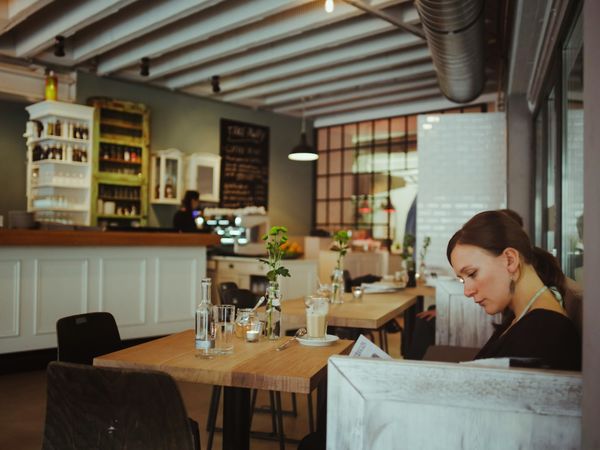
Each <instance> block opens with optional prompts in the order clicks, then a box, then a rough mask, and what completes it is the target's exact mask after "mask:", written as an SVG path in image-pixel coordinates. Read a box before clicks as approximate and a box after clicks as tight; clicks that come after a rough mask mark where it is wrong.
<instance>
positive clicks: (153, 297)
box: [0, 247, 206, 353]
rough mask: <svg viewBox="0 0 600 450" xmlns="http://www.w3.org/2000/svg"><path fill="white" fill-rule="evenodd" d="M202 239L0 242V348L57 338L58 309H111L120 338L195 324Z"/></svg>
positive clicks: (42, 344)
mask: <svg viewBox="0 0 600 450" xmlns="http://www.w3.org/2000/svg"><path fill="white" fill-rule="evenodd" d="M204 276H206V249H205V248H204V247H192V248H181V247H134V248H131V247H125V248H124V247H94V248H85V247H28V248H24V247H2V248H0V308H1V310H0V353H9V352H17V351H25V350H35V349H42V348H52V347H55V346H56V333H55V326H56V321H57V320H58V319H59V318H60V317H64V316H69V315H73V314H80V313H85V312H91V311H109V312H111V313H112V314H113V315H114V316H115V319H116V320H117V324H118V326H119V331H120V333H121V337H122V338H124V339H129V338H137V337H144V336H154V335H161V334H168V333H173V332H177V331H181V330H184V329H187V328H192V327H193V323H194V321H193V313H194V305H195V304H196V303H197V301H198V299H199V295H198V292H197V286H199V282H198V280H199V279H201V278H203V277H204Z"/></svg>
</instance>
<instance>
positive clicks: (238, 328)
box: [235, 308, 254, 339]
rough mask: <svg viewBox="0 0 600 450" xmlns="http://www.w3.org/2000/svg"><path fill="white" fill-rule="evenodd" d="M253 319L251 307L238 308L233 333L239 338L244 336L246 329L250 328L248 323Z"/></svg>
mask: <svg viewBox="0 0 600 450" xmlns="http://www.w3.org/2000/svg"><path fill="white" fill-rule="evenodd" d="M252 319H254V311H253V310H252V308H238V310H237V317H236V318H235V335H236V337H239V338H241V339H244V338H245V337H246V330H247V329H248V328H250V323H251V322H252Z"/></svg>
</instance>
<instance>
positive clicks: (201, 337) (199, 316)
mask: <svg viewBox="0 0 600 450" xmlns="http://www.w3.org/2000/svg"><path fill="white" fill-rule="evenodd" d="M210 289H211V279H210V278H203V279H202V282H201V286H200V290H201V291H200V292H201V297H200V304H199V305H198V307H197V308H196V351H197V353H198V355H199V356H204V357H212V355H213V353H214V348H215V323H214V317H213V315H212V303H211V301H210Z"/></svg>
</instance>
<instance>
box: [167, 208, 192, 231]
mask: <svg viewBox="0 0 600 450" xmlns="http://www.w3.org/2000/svg"><path fill="white" fill-rule="evenodd" d="M173 228H175V229H176V230H178V231H184V232H190V231H198V227H197V226H196V221H195V220H194V216H193V215H192V212H191V211H183V210H181V209H180V210H179V211H177V212H176V213H175V215H174V216H173Z"/></svg>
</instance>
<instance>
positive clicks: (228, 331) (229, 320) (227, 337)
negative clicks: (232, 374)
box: [213, 305, 235, 355]
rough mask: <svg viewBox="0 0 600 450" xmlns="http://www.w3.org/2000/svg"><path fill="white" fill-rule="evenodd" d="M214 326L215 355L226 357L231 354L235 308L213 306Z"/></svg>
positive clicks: (231, 306)
mask: <svg viewBox="0 0 600 450" xmlns="http://www.w3.org/2000/svg"><path fill="white" fill-rule="evenodd" d="M213 320H214V324H215V331H216V333H215V353H217V354H220V355H227V354H229V353H232V352H233V331H234V328H235V306H233V305H217V306H213Z"/></svg>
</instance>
